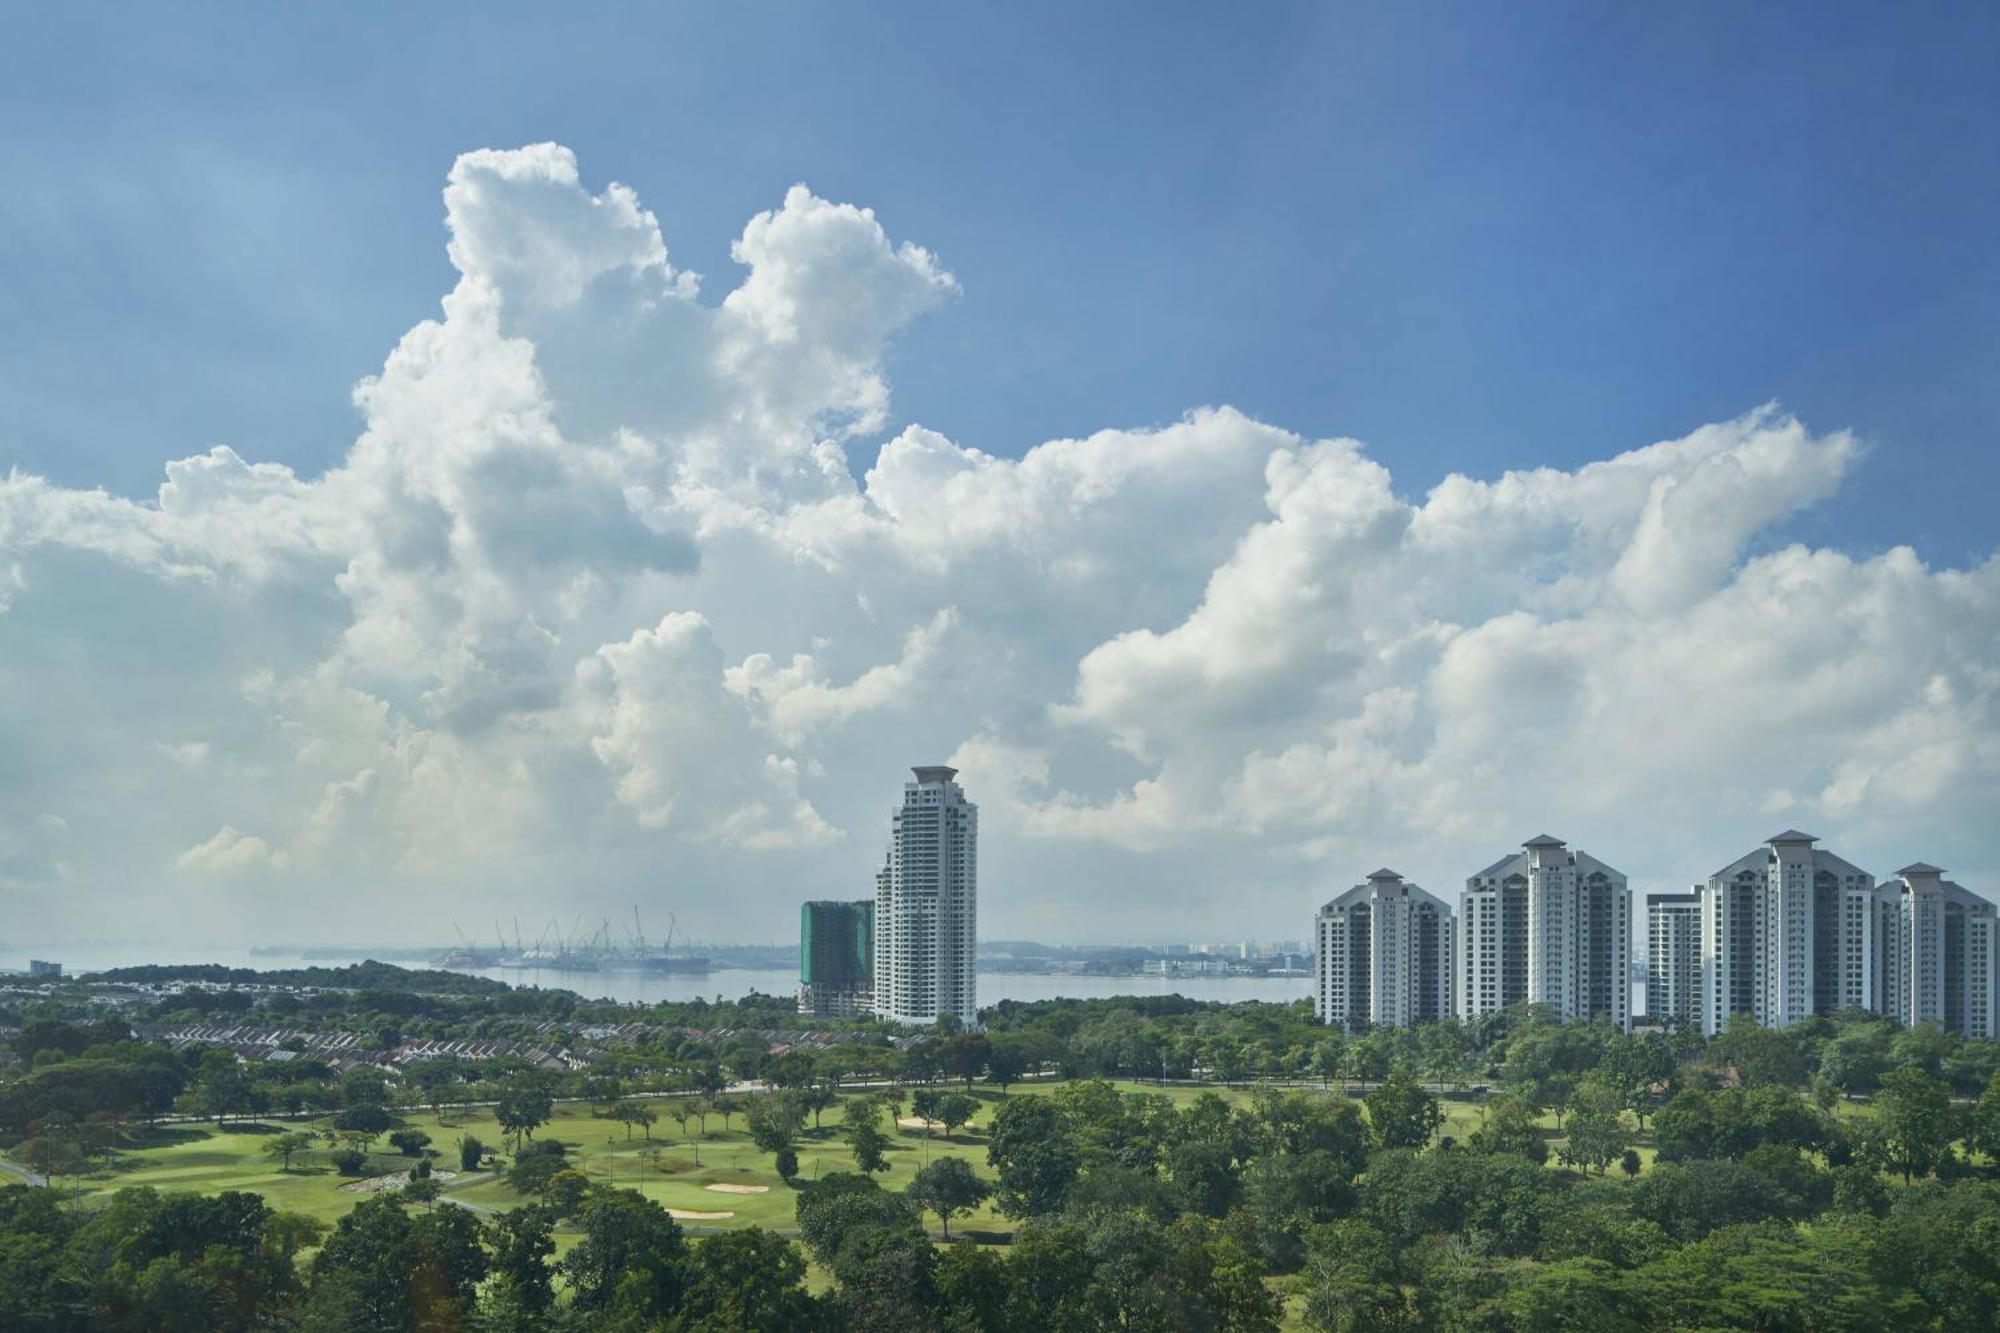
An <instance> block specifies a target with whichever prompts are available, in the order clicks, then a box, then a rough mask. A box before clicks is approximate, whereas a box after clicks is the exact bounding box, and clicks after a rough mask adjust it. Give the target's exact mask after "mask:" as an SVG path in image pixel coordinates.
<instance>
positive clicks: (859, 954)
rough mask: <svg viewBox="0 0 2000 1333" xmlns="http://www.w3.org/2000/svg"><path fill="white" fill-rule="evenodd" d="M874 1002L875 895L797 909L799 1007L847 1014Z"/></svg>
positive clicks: (831, 1015) (806, 1010) (834, 1015)
mask: <svg viewBox="0 0 2000 1333" xmlns="http://www.w3.org/2000/svg"><path fill="white" fill-rule="evenodd" d="M874 1007H875V900H874V899H873V898H868V899H864V900H863V901H861V902H851V903H848V902H811V903H805V904H802V905H801V906H800V908H799V1012H800V1013H802V1014H816V1015H818V1016H819V1017H821V1018H847V1017H850V1016H852V1015H854V1014H865V1013H869V1012H871V1011H872V1010H873V1009H874Z"/></svg>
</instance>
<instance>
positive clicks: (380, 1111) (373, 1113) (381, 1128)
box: [333, 1106, 396, 1139]
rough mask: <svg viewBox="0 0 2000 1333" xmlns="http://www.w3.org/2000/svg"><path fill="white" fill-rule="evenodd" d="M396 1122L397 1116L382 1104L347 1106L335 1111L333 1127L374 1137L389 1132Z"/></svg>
mask: <svg viewBox="0 0 2000 1333" xmlns="http://www.w3.org/2000/svg"><path fill="white" fill-rule="evenodd" d="M395 1123H396V1117H394V1116H392V1115H390V1114H389V1112H388V1110H387V1108H385V1107H381V1106H347V1107H343V1108H342V1109H341V1110H340V1111H338V1112H337V1113H335V1115H334V1117H333V1127H334V1128H335V1129H344V1130H348V1131H351V1132H353V1133H356V1134H366V1135H367V1136H368V1137H369V1138H371V1139H372V1138H374V1137H375V1136H376V1135H378V1134H383V1133H386V1132H388V1130H389V1129H390V1128H391V1127H392V1126H394V1125H395Z"/></svg>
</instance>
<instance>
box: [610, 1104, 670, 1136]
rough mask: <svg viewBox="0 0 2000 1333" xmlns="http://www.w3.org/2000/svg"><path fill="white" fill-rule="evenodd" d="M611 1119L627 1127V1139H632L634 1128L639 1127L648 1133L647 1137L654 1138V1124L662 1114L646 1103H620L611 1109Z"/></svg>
mask: <svg viewBox="0 0 2000 1333" xmlns="http://www.w3.org/2000/svg"><path fill="white" fill-rule="evenodd" d="M611 1118H612V1119H613V1120H616V1121H618V1122H619V1123H620V1124H622V1125H624V1126H625V1137H626V1138H628V1139H629V1138H631V1137H632V1126H634V1125H639V1126H641V1127H643V1128H644V1129H645V1131H646V1137H647V1138H648V1139H651V1138H652V1137H653V1124H654V1122H655V1121H657V1120H658V1119H659V1118H660V1113H659V1112H658V1111H655V1110H654V1109H653V1108H652V1107H650V1106H647V1105H646V1104H645V1103H644V1102H619V1103H618V1104H617V1105H616V1106H613V1107H612V1108H611Z"/></svg>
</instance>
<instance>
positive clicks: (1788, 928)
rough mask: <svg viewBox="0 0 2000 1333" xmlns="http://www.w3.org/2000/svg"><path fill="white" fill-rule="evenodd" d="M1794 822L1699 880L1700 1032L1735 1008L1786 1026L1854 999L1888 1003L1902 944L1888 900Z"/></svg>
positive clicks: (1715, 1026)
mask: <svg viewBox="0 0 2000 1333" xmlns="http://www.w3.org/2000/svg"><path fill="white" fill-rule="evenodd" d="M1817 841H1818V839H1817V838H1815V837H1814V836H1813V835H1811V834H1809V833H1800V832H1798V831H1797V830H1796V829H1787V830H1786V831H1785V832H1783V833H1780V834H1777V835H1776V836H1774V837H1772V838H1771V839H1770V840H1769V841H1768V842H1767V843H1766V844H1765V845H1764V846H1763V847H1760V848H1758V849H1757V850H1756V851H1754V852H1751V853H1749V854H1747V855H1745V856H1742V857H1739V858H1738V859H1736V860H1735V861H1732V862H1730V863H1729V864H1728V865H1726V866H1724V867H1723V868H1722V869H1720V870H1718V871H1716V872H1715V873H1714V874H1713V875H1710V876H1709V877H1708V882H1707V883H1706V884H1704V885H1702V887H1701V954H1702V958H1701V969H1702V976H1701V992H1702V993H1701V1008H1702V1031H1703V1032H1706V1033H1708V1034H1710V1035H1711V1036H1712V1035H1714V1034H1715V1033H1717V1032H1720V1031H1721V1030H1722V1027H1723V1025H1724V1024H1725V1023H1727V1022H1728V1020H1729V1016H1730V1015H1731V1014H1749V1015H1750V1016H1751V1017H1753V1018H1755V1019H1756V1020H1757V1021H1758V1022H1759V1023H1762V1024H1764V1025H1765V1026H1767V1027H1784V1026H1786V1025H1787V1024H1790V1023H1796V1022H1798V1021H1799V1020H1800V1019H1802V1018H1805V1017H1806V1016H1808V1015H1810V1014H1814V1013H1832V1012H1833V1011H1834V1010H1836V1009H1840V1008H1842V1007H1843V1006H1847V1005H1858V1006H1860V1007H1861V1008H1863V1009H1877V1010H1879V1009H1880V1008H1881V1007H1882V997H1883V995H1884V994H1885V992H1886V987H1887V986H1888V985H1889V984H1891V983H1892V981H1893V978H1892V977H1891V975H1890V973H1891V972H1892V971H1893V970H1894V954H1895V952H1896V951H1895V950H1894V949H1893V948H1891V947H1889V945H1890V942H1889V940H1888V938H1887V937H1886V933H1885V924H1886V923H1887V922H1890V921H1892V920H1893V913H1892V912H1889V911H1888V910H1886V909H1887V907H1888V904H1887V902H1886V900H1885V899H1884V898H1883V897H1882V896H1881V895H1879V894H1877V893H1876V891H1875V881H1874V878H1873V877H1872V876H1870V875H1869V874H1868V873H1867V872H1866V871H1864V870H1861V869H1860V868H1858V867H1856V866H1855V865H1853V864H1851V863H1850V862H1847V861H1843V860H1842V859H1841V858H1839V857H1837V856H1835V855H1834V854H1833V853H1832V852H1828V851H1822V850H1820V849H1818V848H1815V847H1814V846H1813V844H1814V843H1815V842H1817Z"/></svg>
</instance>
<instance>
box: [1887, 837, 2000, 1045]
mask: <svg viewBox="0 0 2000 1333" xmlns="http://www.w3.org/2000/svg"><path fill="white" fill-rule="evenodd" d="M1881 894H1882V897H1883V899H1884V900H1885V901H1888V902H1892V903H1893V904H1894V906H1895V914H1894V917H1893V921H1894V925H1893V927H1892V930H1893V941H1894V942H1893V945H1892V947H1891V949H1890V951H1889V952H1892V953H1893V955H1894V957H1895V961H1896V964H1897V966H1896V967H1895V968H1894V969H1893V971H1892V977H1893V981H1894V983H1895V984H1893V985H1891V986H1889V987H1887V988H1886V990H1885V992H1884V995H1883V1005H1882V1010H1883V1012H1884V1013H1887V1014H1890V1015H1892V1016H1893V1017H1895V1018H1897V1019H1900V1020H1901V1021H1902V1022H1904V1023H1911V1024H1914V1023H1923V1022H1929V1021H1933V1020H1935V1021H1936V1022H1939V1023H1942V1024H1944V1026H1945V1027H1946V1028H1948V1029H1949V1030H1951V1031H1953V1032H1956V1033H1959V1034H1960V1035H1961V1036H1966V1037H1991V1036H1993V1035H1994V1034H1995V1032H1996V1026H1995V1023H1996V1014H1995V997H1994V990H1993V987H1994V982H1995V979H1996V977H2000V954H1997V953H1996V950H2000V925H1996V921H1995V912H1994V906H1993V904H1992V903H1990V902H1988V901H1987V900H1986V899H1984V898H1982V897H1980V896H1979V895H1978V894H1976V893H1973V892H1972V891H1971V890H1969V889H1967V888H1965V887H1964V886H1963V885H1961V884H1956V883H1953V882H1952V881H1951V880H1948V879H1946V878H1945V877H1944V871H1942V870H1940V869H1938V868H1937V867H1936V866H1934V865H1927V864H1925V863H1924V862H1922V861H1919V862H1917V863H1916V864H1914V865H1907V866H1904V867H1903V868H1902V869H1901V870H1899V871H1897V872H1896V877H1895V878H1894V879H1890V880H1885V881H1884V882H1883V884H1882V888H1881Z"/></svg>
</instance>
